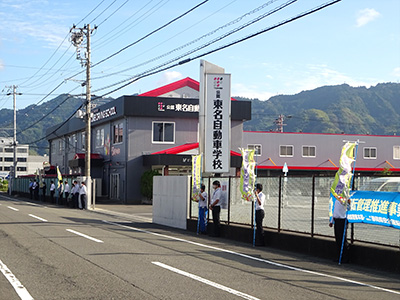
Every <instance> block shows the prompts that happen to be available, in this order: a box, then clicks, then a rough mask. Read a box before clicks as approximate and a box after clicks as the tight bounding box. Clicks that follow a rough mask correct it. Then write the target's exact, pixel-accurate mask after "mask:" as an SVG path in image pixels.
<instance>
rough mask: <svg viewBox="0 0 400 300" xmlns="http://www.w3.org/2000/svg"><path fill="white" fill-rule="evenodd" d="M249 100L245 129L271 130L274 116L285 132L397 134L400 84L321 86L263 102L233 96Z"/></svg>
mask: <svg viewBox="0 0 400 300" xmlns="http://www.w3.org/2000/svg"><path fill="white" fill-rule="evenodd" d="M235 98H236V99H238V100H248V101H251V102H252V120H251V121H248V122H246V123H245V124H244V128H245V130H266V131H268V130H274V129H275V127H276V126H275V125H274V124H273V122H274V120H275V119H276V118H277V117H278V115H280V114H283V115H285V116H291V118H286V119H285V123H286V124H287V125H286V126H285V127H284V131H286V132H299V131H302V132H320V133H342V132H344V133H349V134H377V135H381V134H388V135H393V134H399V133H400V84H399V83H381V84H378V85H376V86H373V87H370V88H366V87H351V86H349V85H347V84H342V85H336V86H323V87H320V88H316V89H314V90H310V91H303V92H301V93H298V94H296V95H279V96H274V97H271V98H270V99H269V100H267V101H261V100H259V99H248V98H243V97H235Z"/></svg>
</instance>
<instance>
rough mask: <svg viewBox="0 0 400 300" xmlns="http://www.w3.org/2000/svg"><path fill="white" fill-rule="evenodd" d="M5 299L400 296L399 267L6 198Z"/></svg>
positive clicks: (0, 278) (1, 230)
mask: <svg viewBox="0 0 400 300" xmlns="http://www.w3.org/2000/svg"><path fill="white" fill-rule="evenodd" d="M0 270H1V273H2V274H0V299H1V300H3V299H4V300H14V299H17V300H18V299H24V300H25V299H52V300H54V299H221V300H223V299H400V279H399V278H398V274H388V273H381V272H377V271H375V270H369V269H365V268H359V267H355V266H351V265H342V266H337V265H336V264H334V263H333V262H332V263H331V262H329V261H326V260H320V259H316V258H312V257H308V256H302V255H297V254H293V253H288V252H282V251H277V250H274V249H269V248H264V249H260V248H255V249H254V248H252V247H251V246H248V245H246V244H240V243H233V242H230V241H227V240H223V239H215V238H210V237H207V236H196V235H193V234H192V233H187V232H184V231H179V230H175V229H170V228H165V227H160V226H156V225H154V224H151V223H150V222H146V218H143V217H138V218H137V220H136V221H134V222H127V221H124V218H123V217H121V216H118V215H115V216H112V215H106V214H104V213H97V212H91V211H81V210H72V209H67V208H57V207H53V206H41V205H37V204H35V205H34V204H32V203H28V202H24V201H16V200H13V199H10V198H8V197H7V196H1V195H0Z"/></svg>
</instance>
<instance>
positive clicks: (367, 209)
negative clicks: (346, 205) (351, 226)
mask: <svg viewBox="0 0 400 300" xmlns="http://www.w3.org/2000/svg"><path fill="white" fill-rule="evenodd" d="M350 195H351V196H350V200H351V205H350V210H349V211H348V214H347V219H348V221H349V222H350V223H368V224H375V225H383V226H388V227H394V228H397V229H400V193H391V192H370V191H352V192H351V193H350Z"/></svg>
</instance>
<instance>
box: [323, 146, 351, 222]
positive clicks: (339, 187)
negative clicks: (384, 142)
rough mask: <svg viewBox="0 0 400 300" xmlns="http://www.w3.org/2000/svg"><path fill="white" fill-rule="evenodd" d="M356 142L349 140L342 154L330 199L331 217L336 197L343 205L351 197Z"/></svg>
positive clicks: (330, 216)
mask: <svg viewBox="0 0 400 300" xmlns="http://www.w3.org/2000/svg"><path fill="white" fill-rule="evenodd" d="M355 147H356V143H350V142H347V143H346V144H345V145H344V146H343V148H342V153H341V155H340V167H339V170H338V171H337V172H336V175H335V180H334V181H333V184H332V187H331V197H330V199H329V218H330V219H332V217H333V210H334V206H335V199H337V200H339V201H340V202H341V203H342V204H343V205H345V203H346V201H347V200H348V199H349V198H350V189H351V186H350V185H351V178H352V177H353V173H352V166H351V164H352V163H353V162H354V151H355Z"/></svg>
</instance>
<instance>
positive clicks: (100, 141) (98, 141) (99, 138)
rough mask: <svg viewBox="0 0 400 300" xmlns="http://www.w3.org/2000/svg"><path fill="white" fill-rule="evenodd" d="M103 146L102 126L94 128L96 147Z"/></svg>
mask: <svg viewBox="0 0 400 300" xmlns="http://www.w3.org/2000/svg"><path fill="white" fill-rule="evenodd" d="M102 147H104V128H102V129H97V130H96V148H102Z"/></svg>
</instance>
